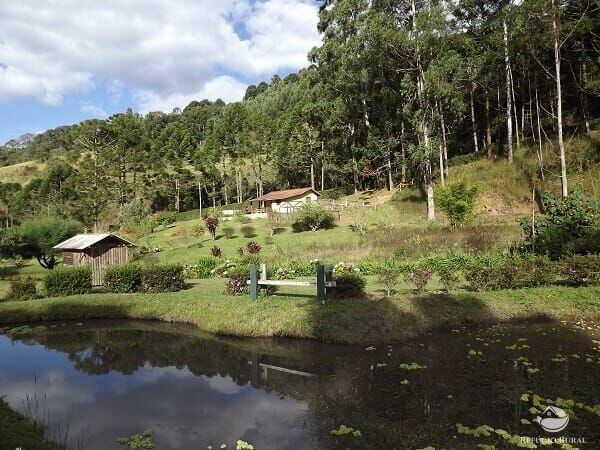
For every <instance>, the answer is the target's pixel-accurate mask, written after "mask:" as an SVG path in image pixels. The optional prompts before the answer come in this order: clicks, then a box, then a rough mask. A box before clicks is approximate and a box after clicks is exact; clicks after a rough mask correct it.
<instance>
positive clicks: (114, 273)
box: [104, 263, 144, 294]
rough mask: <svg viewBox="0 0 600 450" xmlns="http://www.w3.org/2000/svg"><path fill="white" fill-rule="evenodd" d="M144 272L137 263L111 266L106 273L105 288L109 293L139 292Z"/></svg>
mask: <svg viewBox="0 0 600 450" xmlns="http://www.w3.org/2000/svg"><path fill="white" fill-rule="evenodd" d="M143 276H144V270H143V268H142V266H140V265H139V264H136V263H129V264H122V265H117V266H110V267H108V268H107V269H106V271H105V272H104V287H105V288H106V290H107V291H108V292H115V293H121V294H126V293H132V292H139V291H140V289H141V287H142V278H143Z"/></svg>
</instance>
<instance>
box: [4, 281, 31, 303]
mask: <svg viewBox="0 0 600 450" xmlns="http://www.w3.org/2000/svg"><path fill="white" fill-rule="evenodd" d="M37 297H38V293H37V281H36V280H35V279H34V278H31V277H27V278H21V279H19V280H12V281H11V282H10V286H9V288H8V293H7V294H6V300H32V299H34V298H37Z"/></svg>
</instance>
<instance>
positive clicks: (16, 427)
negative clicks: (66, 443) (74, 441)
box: [0, 398, 61, 450]
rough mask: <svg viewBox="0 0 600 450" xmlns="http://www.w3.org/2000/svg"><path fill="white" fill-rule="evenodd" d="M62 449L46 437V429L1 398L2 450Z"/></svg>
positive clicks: (0, 428)
mask: <svg viewBox="0 0 600 450" xmlns="http://www.w3.org/2000/svg"><path fill="white" fill-rule="evenodd" d="M16 448H22V449H23V450H28V449H36V450H60V449H61V447H59V446H57V445H55V444H50V443H48V442H46V440H45V439H44V430H43V429H42V428H41V427H40V426H38V425H36V424H34V423H32V422H31V421H30V420H28V419H27V418H26V417H25V416H23V415H22V414H20V413H18V412H16V411H13V410H12V409H10V407H9V406H8V404H7V403H6V402H5V401H4V400H3V399H2V398H0V450H15V449H16Z"/></svg>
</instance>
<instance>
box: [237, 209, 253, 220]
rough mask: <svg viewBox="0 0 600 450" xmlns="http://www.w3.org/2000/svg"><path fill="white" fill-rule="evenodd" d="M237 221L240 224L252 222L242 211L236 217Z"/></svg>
mask: <svg viewBox="0 0 600 450" xmlns="http://www.w3.org/2000/svg"><path fill="white" fill-rule="evenodd" d="M235 220H237V221H238V222H239V223H250V222H252V219H251V218H250V217H248V216H246V215H245V214H243V212H242V211H240V213H239V214H236V215H235Z"/></svg>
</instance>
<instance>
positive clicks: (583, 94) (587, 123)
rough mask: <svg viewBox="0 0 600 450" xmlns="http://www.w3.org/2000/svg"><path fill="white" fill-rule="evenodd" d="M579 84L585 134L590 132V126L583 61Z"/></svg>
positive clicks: (585, 71)
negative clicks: (580, 85) (580, 86)
mask: <svg viewBox="0 0 600 450" xmlns="http://www.w3.org/2000/svg"><path fill="white" fill-rule="evenodd" d="M581 84H582V87H583V89H582V91H581V112H582V114H583V122H584V124H585V132H586V133H587V134H590V132H591V128H590V117H589V115H588V109H589V106H588V96H587V91H586V89H587V84H588V76H587V64H586V63H585V61H584V62H582V63H581Z"/></svg>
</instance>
